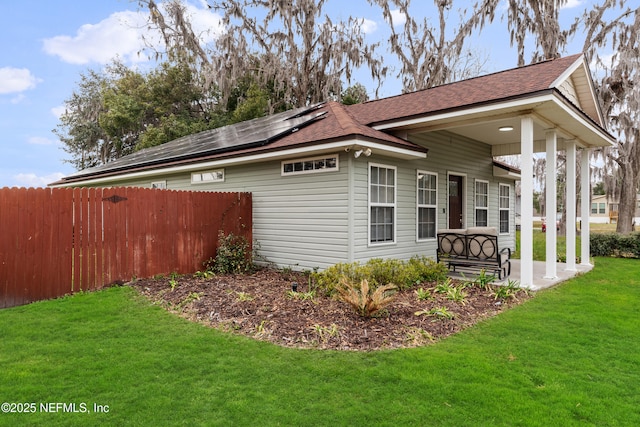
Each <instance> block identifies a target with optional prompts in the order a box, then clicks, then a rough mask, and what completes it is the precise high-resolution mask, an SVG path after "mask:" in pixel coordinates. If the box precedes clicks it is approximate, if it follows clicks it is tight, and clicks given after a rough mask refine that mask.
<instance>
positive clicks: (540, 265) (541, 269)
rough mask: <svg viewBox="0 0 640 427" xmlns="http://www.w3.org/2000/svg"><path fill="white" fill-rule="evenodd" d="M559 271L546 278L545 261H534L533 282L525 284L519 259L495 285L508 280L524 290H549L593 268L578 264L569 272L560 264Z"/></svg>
mask: <svg viewBox="0 0 640 427" xmlns="http://www.w3.org/2000/svg"><path fill="white" fill-rule="evenodd" d="M556 266H557V271H556V275H555V276H554V277H553V278H546V277H545V276H546V272H547V264H546V262H544V261H533V280H532V282H531V284H530V285H527V284H524V283H523V282H522V270H521V267H522V264H521V262H520V260H519V259H512V260H511V275H510V276H509V277H508V278H506V279H504V280H496V281H495V282H494V283H495V284H497V285H504V284H507V281H508V280H511V281H516V282H518V284H519V285H520V286H522V287H524V288H527V289H530V290H532V291H540V290H542V289H547V288H550V287H552V286H555V285H557V284H558V283H561V282H564V281H566V280H569V279H572V278H574V277H575V276H577V275H579V274H584V273H588V272H589V271H591V269H592V268H593V265H592V264H577V265H576V266H575V269H574V270H568V269H567V264H566V263H562V262H558V263H556ZM449 276H450V277H452V278H454V279H464V278H465V277H466V278H467V279H469V278H473V277H474V275H473V274H469V273H464V276H463V275H462V274H460V273H456V272H453V271H450V272H449Z"/></svg>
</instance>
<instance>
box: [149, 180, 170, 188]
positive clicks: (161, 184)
mask: <svg viewBox="0 0 640 427" xmlns="http://www.w3.org/2000/svg"><path fill="white" fill-rule="evenodd" d="M151 188H160V189H165V188H167V181H155V182H152V183H151Z"/></svg>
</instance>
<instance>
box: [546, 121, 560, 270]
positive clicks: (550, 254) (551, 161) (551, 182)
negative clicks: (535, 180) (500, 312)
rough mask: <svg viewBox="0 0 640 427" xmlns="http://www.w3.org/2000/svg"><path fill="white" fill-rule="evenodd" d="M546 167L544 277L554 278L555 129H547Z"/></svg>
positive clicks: (556, 145)
mask: <svg viewBox="0 0 640 427" xmlns="http://www.w3.org/2000/svg"><path fill="white" fill-rule="evenodd" d="M545 136H546V139H547V162H546V163H547V167H546V171H545V172H546V191H547V197H546V203H545V205H546V216H547V236H546V250H547V252H546V254H547V256H546V274H545V276H544V278H545V279H552V280H553V279H555V278H556V277H557V276H558V274H557V260H558V253H557V243H558V238H557V231H556V225H555V224H556V212H557V211H558V207H557V197H556V196H557V185H556V182H557V179H558V173H557V167H556V152H557V151H558V150H557V148H558V137H557V134H556V131H555V129H549V130H547V132H546V134H545Z"/></svg>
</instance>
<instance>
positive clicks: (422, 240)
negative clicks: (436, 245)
mask: <svg viewBox="0 0 640 427" xmlns="http://www.w3.org/2000/svg"><path fill="white" fill-rule="evenodd" d="M420 175H433V176H435V177H436V204H435V205H428V204H420V202H419V200H420V197H419V196H418V193H419V191H420V188H419V187H418V181H419V179H420ZM420 208H434V209H435V212H436V217H435V221H436V233H435V236H433V237H425V238H420V230H419V223H418V221H419V219H420ZM437 236H438V173H437V172H429V171H425V170H418V171H416V242H428V241H433V240H435V239H436V238H437Z"/></svg>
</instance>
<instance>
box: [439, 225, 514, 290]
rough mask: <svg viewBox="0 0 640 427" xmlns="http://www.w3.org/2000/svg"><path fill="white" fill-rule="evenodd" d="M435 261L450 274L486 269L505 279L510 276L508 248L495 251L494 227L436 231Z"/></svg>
mask: <svg viewBox="0 0 640 427" xmlns="http://www.w3.org/2000/svg"><path fill="white" fill-rule="evenodd" d="M437 234H438V252H437V257H438V262H443V263H445V264H446V265H447V267H448V268H449V269H452V270H453V271H457V270H456V269H460V270H471V271H478V270H483V269H484V270H486V271H491V272H493V273H495V274H497V276H498V279H500V280H502V279H506V278H507V277H509V275H510V274H511V260H510V258H511V249H509V248H504V249H502V250H500V249H499V246H498V232H497V230H496V229H495V228H494V227H472V228H468V229H456V230H439V231H438V233H437Z"/></svg>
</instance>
